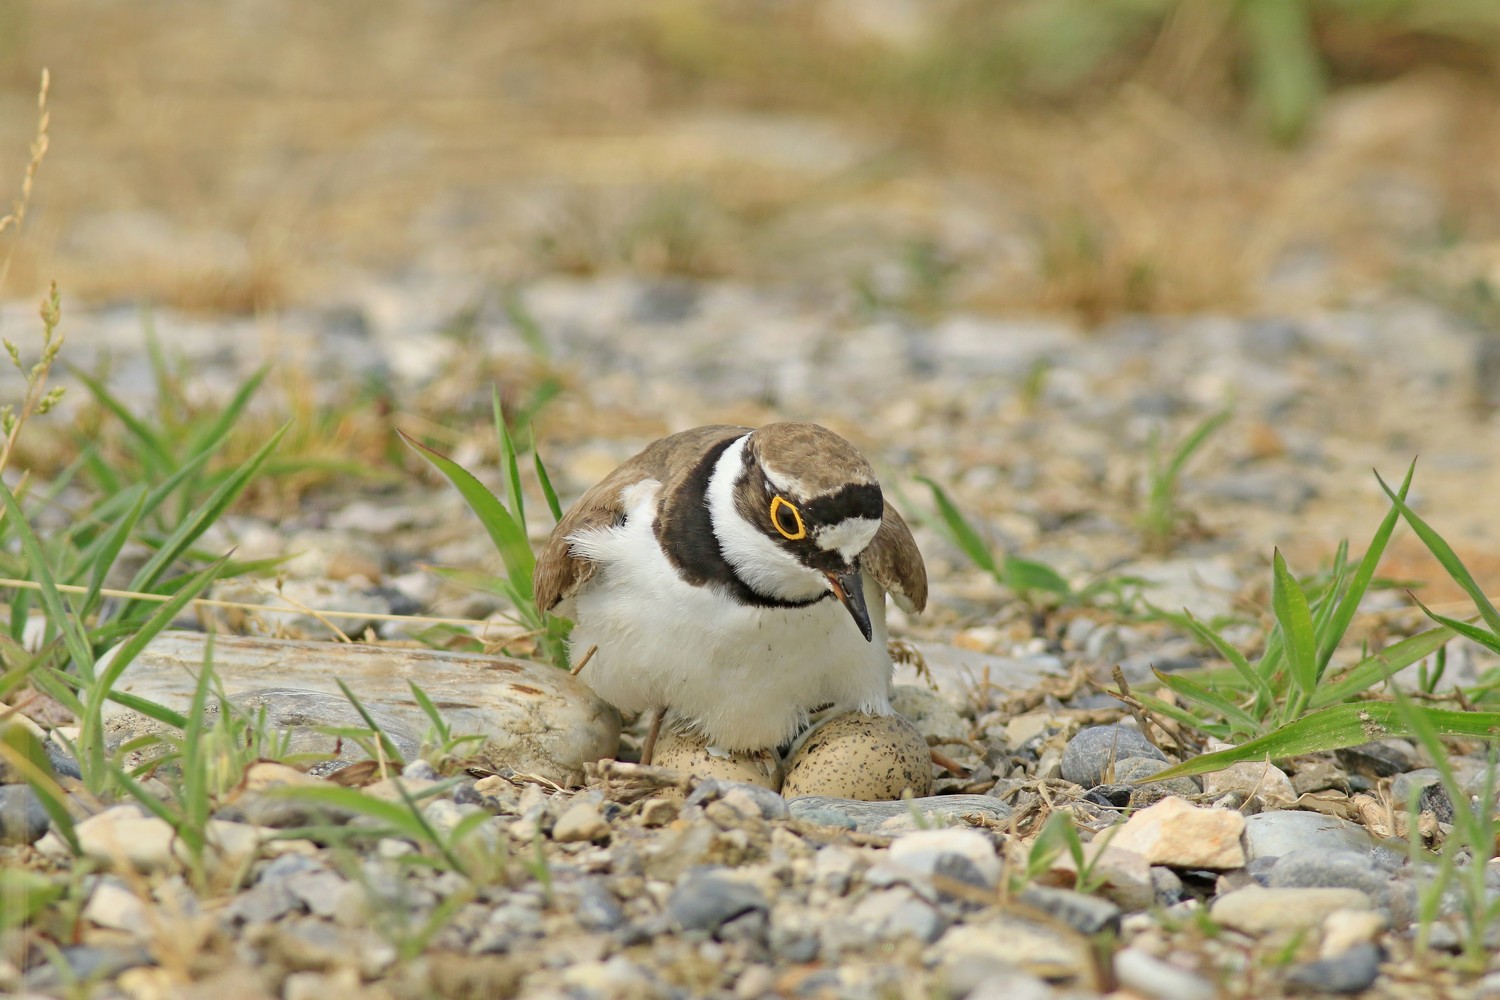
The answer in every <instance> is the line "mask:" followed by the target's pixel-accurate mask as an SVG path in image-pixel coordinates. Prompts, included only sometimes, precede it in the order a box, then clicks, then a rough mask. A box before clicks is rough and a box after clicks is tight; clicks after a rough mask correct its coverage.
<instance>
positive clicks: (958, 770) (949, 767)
mask: <svg viewBox="0 0 1500 1000" xmlns="http://www.w3.org/2000/svg"><path fill="white" fill-rule="evenodd" d="M927 752H928V754H930V755H931V757H932V762H933V763H934V764H936V765H937V766H938V767H941V768H942V769H943V770H945V771H947V772H948V773H949V774H951V775H954V776H955V777H959V778H967V777H968V776H969V769H968V768H967V767H964V766H963V765H962V764H960V763H959V762H958V761H956V760H954V759H953V758H952V757H949V756H948V755H947V754H945V753H943V752H942V751H941V750H939V749H938V748H937V747H928V748H927Z"/></svg>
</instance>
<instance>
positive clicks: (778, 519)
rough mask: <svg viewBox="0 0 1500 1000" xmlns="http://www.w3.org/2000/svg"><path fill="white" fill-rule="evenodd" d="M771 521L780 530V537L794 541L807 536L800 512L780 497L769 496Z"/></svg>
mask: <svg viewBox="0 0 1500 1000" xmlns="http://www.w3.org/2000/svg"><path fill="white" fill-rule="evenodd" d="M771 523H772V524H774V525H776V530H777V531H779V532H781V537H782V538H785V539H787V540H789V541H793V542H795V541H796V540H797V539H799V538H806V537H807V526H806V525H804V524H803V523H802V513H801V511H799V510H797V508H796V507H795V506H793V505H792V504H790V503H788V502H787V501H785V500H783V499H781V497H779V496H778V497H772V498H771Z"/></svg>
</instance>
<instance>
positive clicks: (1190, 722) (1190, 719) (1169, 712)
mask: <svg viewBox="0 0 1500 1000" xmlns="http://www.w3.org/2000/svg"><path fill="white" fill-rule="evenodd" d="M1134 697H1135V699H1136V700H1137V701H1139V702H1140V703H1141V704H1142V705H1145V706H1146V707H1147V708H1148V709H1150V710H1151V712H1152V713H1154V714H1156V715H1160V716H1164V717H1165V718H1168V719H1172V720H1173V721H1175V722H1179V723H1181V724H1182V725H1184V726H1187V727H1188V728H1190V729H1192V730H1194V731H1195V732H1203V733H1208V734H1209V735H1210V736H1214V737H1217V738H1219V739H1223V738H1224V737H1226V736H1228V735H1229V727H1228V726H1227V725H1220V724H1218V723H1214V722H1206V721H1204V720H1203V719H1202V718H1200V717H1198V716H1196V715H1194V714H1193V713H1192V712H1189V711H1188V710H1187V709H1185V708H1183V707H1182V706H1180V705H1172V704H1168V703H1167V702H1165V701H1162V700H1161V699H1160V698H1157V697H1155V696H1153V695H1149V694H1146V693H1145V692H1143V691H1136V692H1134Z"/></svg>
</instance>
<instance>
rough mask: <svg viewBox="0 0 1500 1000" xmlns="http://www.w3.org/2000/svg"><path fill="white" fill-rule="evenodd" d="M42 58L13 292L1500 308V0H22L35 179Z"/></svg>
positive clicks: (15, 113)
mask: <svg viewBox="0 0 1500 1000" xmlns="http://www.w3.org/2000/svg"><path fill="white" fill-rule="evenodd" d="M43 67H48V68H50V70H51V74H52V88H51V95H50V108H51V112H52V116H51V122H50V143H51V146H50V151H49V152H48V155H47V158H46V160H45V161H44V163H43V164H42V166H41V169H40V172H39V174H38V176H37V182H36V187H35V194H34V198H33V200H32V203H31V205H30V208H29V215H28V217H27V219H26V226H25V232H24V233H23V238H22V239H21V240H19V241H16V242H15V249H14V250H13V251H12V253H13V257H12V261H11V266H10V269H9V272H8V274H7V275H6V279H5V285H4V287H3V288H0V296H3V297H4V298H11V299H14V298H16V297H27V298H30V297H33V296H35V295H36V294H37V293H38V292H39V290H40V289H42V288H43V287H44V286H45V284H46V282H47V281H48V280H50V279H54V278H55V279H56V280H58V281H59V283H60V284H61V285H62V286H63V288H64V289H65V291H66V294H67V295H68V296H69V297H70V298H73V299H74V300H81V301H84V302H90V301H92V302H102V303H108V302H111V301H117V300H129V301H142V300H145V301H151V302H154V303H158V304H160V305H163V306H171V307H177V308H181V309H188V310H203V311H212V312H229V313H247V312H261V311H265V310H275V309H278V308H283V307H288V306H294V305H298V304H304V303H308V302H311V301H317V300H318V299H319V298H320V297H322V296H324V295H326V294H328V293H329V291H330V290H331V289H336V288H338V287H339V286H340V284H341V283H342V282H345V281H347V280H348V279H349V277H350V276H351V275H354V274H360V275H365V276H375V277H377V278H379V279H390V278H395V277H401V276H410V275H416V274H432V273H459V274H465V275H480V276H484V277H487V278H492V279H493V280H494V281H496V282H497V283H501V284H510V283H514V282H522V281H525V280H528V279H529V278H533V277H535V276H537V275H548V274H611V273H628V274H632V275H643V276H668V277H671V276H686V277H694V278H697V277H709V278H716V279H729V280H732V281H744V282H755V283H782V284H791V285H795V286H799V287H805V288H807V289H809V290H810V291H812V292H815V293H818V294H830V295H836V296H844V297H853V298H854V299H855V300H857V301H871V302H875V303H879V304H885V305H896V306H899V307H900V308H903V309H908V310H912V311H915V312H919V313H920V312H923V311H935V310H940V309H948V308H959V307H961V308H964V309H970V310H976V311H981V312H984V311H991V312H1001V311H1003V312H1037V313H1047V314H1067V315H1070V316H1074V317H1077V318H1078V319H1079V320H1081V321H1082V322H1084V323H1085V324H1088V323H1096V322H1100V321H1103V320H1106V319H1109V318H1111V317H1114V316H1118V315H1120V314H1124V313H1132V312H1202V311H1210V312H1232V313H1241V314H1245V313H1256V312H1260V311H1270V310H1276V311H1285V310H1296V309H1299V308H1305V307H1328V306H1335V307H1336V306H1340V305H1344V304H1347V303H1350V302H1352V301H1356V300H1358V299H1360V298H1363V297H1367V296H1369V295H1370V294H1371V293H1377V292H1383V291H1388V290H1392V289H1395V290H1397V291H1399V292H1401V293H1403V294H1415V295H1419V296H1423V297H1430V298H1432V299H1435V300H1437V301H1440V302H1442V303H1443V304H1445V305H1446V306H1448V307H1449V308H1452V309H1455V310H1456V311H1458V312H1461V313H1464V314H1468V315H1470V316H1472V317H1473V318H1474V319H1475V321H1476V322H1478V323H1481V324H1493V323H1494V314H1495V311H1496V310H1495V306H1494V303H1493V296H1492V294H1491V289H1492V288H1493V287H1494V282H1495V281H1496V280H1497V279H1500V168H1497V164H1500V100H1497V96H1500V3H1495V2H1494V0H1237V2H1231V0H1223V2H1217V0H1214V2H1210V0H1197V2H1193V0H1009V2H989V3H981V2H968V0H803V2H795V3H793V2H778V0H753V2H747V0H737V2H733V3H730V2H686V0H617V2H608V0H594V2H575V3H566V4H538V3H526V2H499V0H325V2H318V3H306V2H301V0H222V2H218V3H204V2H202V0H137V2H132V3H114V2H107V0H8V2H7V3H5V4H3V5H0V185H3V187H0V191H3V197H0V204H8V202H9V200H10V199H11V197H13V195H12V192H13V191H14V190H15V189H16V188H17V186H18V183H19V180H20V178H21V176H22V174H23V173H24V171H25V168H26V164H27V161H28V158H29V152H28V148H29V143H30V142H31V140H32V137H33V135H34V133H35V129H36V118H37V115H36V98H37V86H38V80H39V77H40V73H41V70H42V68H43ZM13 235H14V234H10V236H13Z"/></svg>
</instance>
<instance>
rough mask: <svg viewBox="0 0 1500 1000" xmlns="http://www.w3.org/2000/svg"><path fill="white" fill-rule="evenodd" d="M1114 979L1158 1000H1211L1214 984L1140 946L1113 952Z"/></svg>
mask: <svg viewBox="0 0 1500 1000" xmlns="http://www.w3.org/2000/svg"><path fill="white" fill-rule="evenodd" d="M1115 978H1116V979H1118V980H1119V981H1120V985H1121V986H1123V987H1125V988H1126V989H1128V990H1130V992H1132V993H1134V994H1136V995H1138V996H1143V997H1156V998H1159V1000H1213V998H1214V997H1216V996H1218V995H1219V991H1218V990H1217V989H1216V988H1215V987H1214V984H1213V983H1211V982H1209V981H1208V980H1206V979H1204V978H1203V977H1202V976H1199V975H1197V974H1196V973H1193V972H1189V971H1188V970H1187V969H1181V968H1178V967H1177V966H1175V965H1172V964H1171V963H1169V962H1164V961H1162V960H1161V959H1159V958H1156V957H1155V956H1153V955H1151V954H1148V953H1147V952H1145V951H1142V950H1141V949H1139V948H1124V949H1122V950H1120V951H1119V952H1117V953H1116V954H1115Z"/></svg>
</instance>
